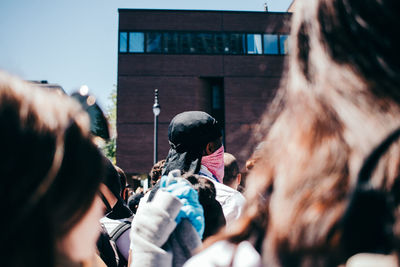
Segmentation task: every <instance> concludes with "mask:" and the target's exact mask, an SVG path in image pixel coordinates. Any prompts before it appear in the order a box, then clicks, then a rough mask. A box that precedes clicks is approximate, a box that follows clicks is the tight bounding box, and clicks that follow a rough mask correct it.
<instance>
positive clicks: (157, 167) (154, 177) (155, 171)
mask: <svg viewBox="0 0 400 267" xmlns="http://www.w3.org/2000/svg"><path fill="white" fill-rule="evenodd" d="M164 165H165V159H163V160H160V161H158V162H157V163H156V164H154V166H153V167H152V168H151V170H150V173H149V176H150V181H151V186H154V185H155V184H156V183H157V181H158V180H159V179H160V178H161V173H162V169H163V168H164Z"/></svg>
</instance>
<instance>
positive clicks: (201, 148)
mask: <svg viewBox="0 0 400 267" xmlns="http://www.w3.org/2000/svg"><path fill="white" fill-rule="evenodd" d="M168 139H169V144H170V150H169V152H168V156H167V159H166V162H165V165H164V168H163V173H162V174H163V175H167V174H168V173H169V172H170V171H172V170H175V169H179V170H180V171H181V172H183V173H193V174H199V175H201V176H204V177H206V178H208V179H209V180H211V181H212V182H213V183H214V185H215V188H216V193H217V196H216V199H217V200H218V202H220V204H221V206H222V209H223V212H224V216H225V219H226V222H227V225H229V223H230V222H232V221H233V220H236V219H237V218H238V217H239V216H240V214H241V211H242V207H243V205H244V202H245V199H244V197H243V196H242V195H241V194H240V193H239V192H238V191H237V190H235V189H232V188H230V187H229V186H226V185H224V184H223V177H224V146H223V144H222V132H221V127H220V125H219V124H218V122H217V120H216V119H214V118H213V117H212V116H210V115H209V114H207V113H206V112H202V111H187V112H183V113H180V114H178V115H176V116H175V117H174V118H173V119H172V121H171V123H170V125H169V128H168Z"/></svg>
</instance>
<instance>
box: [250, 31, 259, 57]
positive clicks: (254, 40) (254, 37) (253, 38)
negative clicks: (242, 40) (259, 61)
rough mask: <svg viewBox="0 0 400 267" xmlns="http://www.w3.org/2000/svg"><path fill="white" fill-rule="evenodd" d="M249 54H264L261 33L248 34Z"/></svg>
mask: <svg viewBox="0 0 400 267" xmlns="http://www.w3.org/2000/svg"><path fill="white" fill-rule="evenodd" d="M247 54H262V41H261V34H247Z"/></svg>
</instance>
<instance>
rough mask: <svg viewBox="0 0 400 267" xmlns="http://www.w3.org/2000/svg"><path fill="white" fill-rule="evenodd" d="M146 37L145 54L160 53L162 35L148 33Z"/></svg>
mask: <svg viewBox="0 0 400 267" xmlns="http://www.w3.org/2000/svg"><path fill="white" fill-rule="evenodd" d="M146 37H147V39H146V52H147V53H160V52H161V47H162V43H161V42H162V34H161V33H158V32H148V33H147V34H146Z"/></svg>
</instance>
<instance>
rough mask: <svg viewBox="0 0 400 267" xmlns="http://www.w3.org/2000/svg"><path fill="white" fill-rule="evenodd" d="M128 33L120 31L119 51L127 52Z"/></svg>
mask: <svg viewBox="0 0 400 267" xmlns="http://www.w3.org/2000/svg"><path fill="white" fill-rule="evenodd" d="M127 36H128V33H126V32H120V33H119V52H121V53H125V52H127V50H128V38H127Z"/></svg>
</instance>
